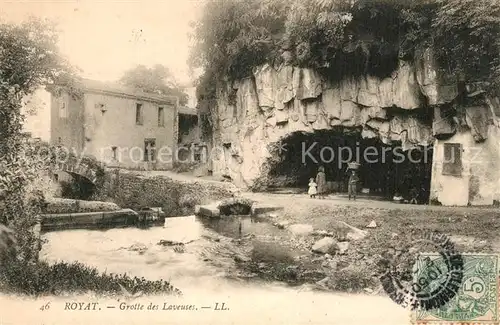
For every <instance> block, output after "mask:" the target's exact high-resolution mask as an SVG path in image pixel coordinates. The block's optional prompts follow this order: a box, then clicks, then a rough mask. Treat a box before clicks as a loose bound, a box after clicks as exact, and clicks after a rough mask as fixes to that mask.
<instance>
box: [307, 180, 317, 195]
mask: <svg viewBox="0 0 500 325" xmlns="http://www.w3.org/2000/svg"><path fill="white" fill-rule="evenodd" d="M317 186H318V184H316V183H315V182H314V178H311V179H309V191H307V194H309V196H310V197H311V198H314V197H316V194H318V191H317V190H316V187H317Z"/></svg>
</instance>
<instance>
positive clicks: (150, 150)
mask: <svg viewBox="0 0 500 325" xmlns="http://www.w3.org/2000/svg"><path fill="white" fill-rule="evenodd" d="M155 160H156V139H144V161H151V162H154V161H155Z"/></svg>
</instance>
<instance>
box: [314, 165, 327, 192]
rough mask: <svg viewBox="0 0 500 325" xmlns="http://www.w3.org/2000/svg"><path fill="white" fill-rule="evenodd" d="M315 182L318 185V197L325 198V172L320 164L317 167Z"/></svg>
mask: <svg viewBox="0 0 500 325" xmlns="http://www.w3.org/2000/svg"><path fill="white" fill-rule="evenodd" d="M316 184H317V185H318V197H319V198H320V199H323V198H325V194H326V174H325V168H324V167H323V166H320V167H319V168H318V174H317V175H316Z"/></svg>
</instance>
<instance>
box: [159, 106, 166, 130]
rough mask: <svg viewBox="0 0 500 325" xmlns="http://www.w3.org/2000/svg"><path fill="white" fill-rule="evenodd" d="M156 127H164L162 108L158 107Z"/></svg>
mask: <svg viewBox="0 0 500 325" xmlns="http://www.w3.org/2000/svg"><path fill="white" fill-rule="evenodd" d="M158 126H165V111H164V109H163V107H158Z"/></svg>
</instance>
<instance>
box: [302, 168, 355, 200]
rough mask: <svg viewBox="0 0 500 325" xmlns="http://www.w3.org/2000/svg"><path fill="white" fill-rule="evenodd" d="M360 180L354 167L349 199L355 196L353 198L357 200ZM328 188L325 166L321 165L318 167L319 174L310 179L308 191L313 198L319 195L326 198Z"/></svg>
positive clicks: (320, 197) (350, 177) (350, 179)
mask: <svg viewBox="0 0 500 325" xmlns="http://www.w3.org/2000/svg"><path fill="white" fill-rule="evenodd" d="M348 171H349V169H348ZM358 182H359V177H358V175H357V173H356V170H355V169H352V170H351V174H350V176H349V182H348V186H347V192H348V195H349V200H350V199H351V197H352V198H353V200H356V193H357V191H358ZM327 190H328V188H327V184H326V174H325V168H324V167H323V166H320V167H319V168H318V174H317V175H316V178H311V179H309V190H308V192H307V193H308V194H309V196H310V197H311V198H316V197H318V198H319V199H324V198H325V196H326V193H327Z"/></svg>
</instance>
